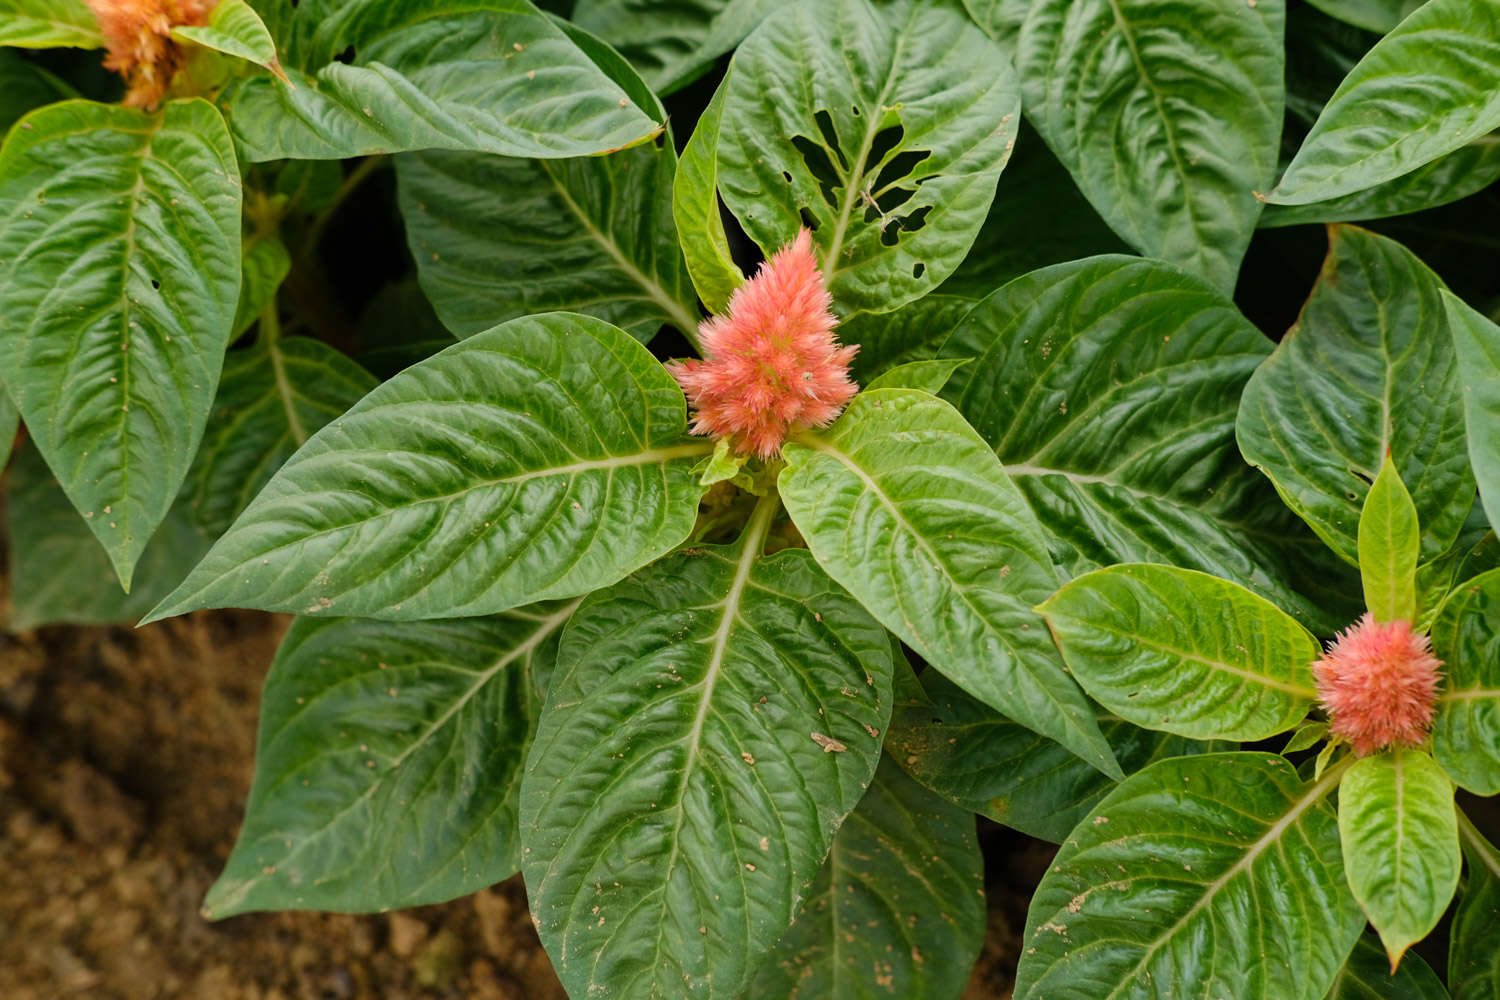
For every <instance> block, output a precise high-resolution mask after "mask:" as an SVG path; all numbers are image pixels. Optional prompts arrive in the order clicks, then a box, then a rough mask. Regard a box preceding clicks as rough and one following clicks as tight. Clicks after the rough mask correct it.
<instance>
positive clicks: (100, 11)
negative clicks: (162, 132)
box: [84, 0, 218, 108]
mask: <svg viewBox="0 0 1500 1000" xmlns="http://www.w3.org/2000/svg"><path fill="white" fill-rule="evenodd" d="M84 3H86V4H87V5H88V7H89V9H90V10H92V11H93V12H94V17H96V18H98V20H99V30H100V31H101V32H102V33H103V35H104V44H105V45H106V46H108V48H109V55H107V56H105V57H104V65H105V68H107V69H112V70H114V71H115V72H117V73H119V74H120V75H121V76H123V77H124V78H125V81H126V83H127V84H129V89H128V90H127V91H126V92H125V103H126V104H127V105H129V106H131V107H134V108H149V107H151V106H152V105H154V104H156V103H157V102H158V101H160V100H161V99H162V97H163V96H164V95H165V94H166V92H167V87H168V86H169V85H171V83H172V77H173V75H175V74H176V72H177V70H178V69H180V68H181V66H182V59H183V55H182V49H181V47H180V46H178V44H177V43H176V42H174V41H173V40H172V29H173V28H177V27H182V26H183V25H203V24H207V23H208V15H209V13H210V12H211V11H212V10H213V9H214V6H215V5H216V4H217V3H218V0H84Z"/></svg>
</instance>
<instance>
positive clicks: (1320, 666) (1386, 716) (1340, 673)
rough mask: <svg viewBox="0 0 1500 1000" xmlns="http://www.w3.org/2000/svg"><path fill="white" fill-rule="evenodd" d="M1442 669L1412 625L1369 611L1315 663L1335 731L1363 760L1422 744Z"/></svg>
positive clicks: (1319, 695)
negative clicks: (1382, 618)
mask: <svg viewBox="0 0 1500 1000" xmlns="http://www.w3.org/2000/svg"><path fill="white" fill-rule="evenodd" d="M1442 665H1443V664H1442V662H1441V661H1440V660H1438V659H1437V658H1436V657H1434V656H1433V655H1432V649H1431V647H1430V646H1429V645H1428V640H1427V636H1425V635H1421V634H1418V633H1413V632H1412V630H1411V625H1410V623H1408V622H1404V621H1393V622H1377V621H1376V620H1375V616H1374V615H1372V614H1370V613H1369V612H1366V613H1365V615H1364V617H1363V618H1361V619H1360V620H1359V621H1358V622H1356V623H1355V624H1354V625H1351V626H1350V627H1349V628H1348V629H1346V630H1345V631H1344V632H1343V634H1341V635H1340V636H1339V637H1338V639H1336V640H1335V641H1334V642H1332V643H1331V644H1330V645H1329V647H1328V652H1327V653H1325V654H1324V656H1323V658H1322V659H1321V660H1319V661H1318V662H1317V663H1315V664H1313V675H1314V677H1315V678H1316V679H1317V683H1318V699H1319V700H1320V701H1321V702H1322V704H1323V707H1324V708H1325V709H1327V710H1328V717H1329V731H1330V732H1331V733H1332V734H1333V735H1335V736H1341V737H1343V738H1344V739H1345V740H1347V741H1348V742H1349V744H1350V745H1351V746H1352V747H1353V748H1354V752H1355V753H1357V754H1359V756H1361V757H1364V756H1366V755H1367V754H1372V753H1374V752H1375V751H1377V750H1383V749H1384V748H1386V747H1388V746H1390V745H1391V744H1393V743H1399V744H1402V745H1404V746H1416V745H1418V744H1420V743H1422V742H1423V741H1424V740H1425V739H1426V738H1427V730H1428V728H1429V727H1430V726H1431V725H1432V713H1433V705H1434V702H1435V701H1436V699H1437V690H1438V677H1439V674H1438V671H1439V669H1440V668H1441V667H1442Z"/></svg>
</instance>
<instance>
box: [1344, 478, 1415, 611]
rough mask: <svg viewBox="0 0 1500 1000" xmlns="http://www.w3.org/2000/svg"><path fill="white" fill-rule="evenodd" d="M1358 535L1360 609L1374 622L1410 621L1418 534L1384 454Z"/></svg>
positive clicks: (1398, 480)
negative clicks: (1364, 608) (1361, 599)
mask: <svg viewBox="0 0 1500 1000" xmlns="http://www.w3.org/2000/svg"><path fill="white" fill-rule="evenodd" d="M1358 535H1359V538H1358V541H1359V546H1358V547H1359V576H1360V581H1361V582H1362V584H1363V587H1364V592H1365V607H1367V608H1369V609H1370V614H1372V615H1374V616H1375V620H1376V621H1382V622H1391V621H1398V620H1399V621H1406V622H1410V621H1415V620H1416V617H1417V550H1418V549H1419V548H1420V547H1421V533H1420V530H1419V529H1418V527H1417V509H1416V508H1415V507H1414V506H1412V502H1411V494H1409V493H1407V492H1406V487H1405V486H1404V485H1403V484H1402V482H1401V477H1400V475H1398V474H1397V472H1396V465H1395V463H1393V462H1392V461H1391V460H1390V459H1389V458H1387V459H1386V460H1385V462H1384V464H1382V465H1381V466H1380V473H1379V474H1378V475H1377V476H1376V477H1375V482H1374V483H1372V484H1370V492H1369V493H1368V494H1366V495H1365V505H1364V507H1362V508H1361V509H1360V512H1359V531H1358Z"/></svg>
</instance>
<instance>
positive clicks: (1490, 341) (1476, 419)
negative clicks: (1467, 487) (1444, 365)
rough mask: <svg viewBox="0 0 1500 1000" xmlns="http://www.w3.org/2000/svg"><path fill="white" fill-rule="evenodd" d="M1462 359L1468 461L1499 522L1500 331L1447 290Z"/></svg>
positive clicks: (1451, 328) (1460, 375)
mask: <svg viewBox="0 0 1500 1000" xmlns="http://www.w3.org/2000/svg"><path fill="white" fill-rule="evenodd" d="M1443 309H1444V311H1445V313H1446V315H1447V319H1448V330H1449V332H1450V333H1451V334H1452V335H1453V348H1454V351H1455V353H1456V354H1457V355H1458V381H1459V385H1460V386H1461V392H1462V398H1463V413H1464V425H1465V430H1466V431H1467V435H1466V436H1467V439H1468V444H1469V463H1470V465H1471V467H1472V468H1473V470H1474V478H1475V479H1476V480H1477V481H1478V483H1479V499H1480V500H1481V501H1482V502H1483V503H1484V510H1485V513H1486V514H1487V515H1489V519H1490V523H1491V524H1500V327H1497V326H1496V325H1495V324H1494V323H1492V322H1490V320H1489V318H1488V317H1486V316H1484V315H1483V314H1482V313H1479V312H1477V311H1476V310H1474V309H1471V308H1469V307H1468V306H1467V305H1465V304H1464V302H1463V301H1462V300H1461V299H1459V298H1458V297H1457V296H1456V295H1454V294H1453V293H1451V292H1449V291H1447V290H1446V289H1444V290H1443Z"/></svg>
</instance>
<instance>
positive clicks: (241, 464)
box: [191, 337, 376, 537]
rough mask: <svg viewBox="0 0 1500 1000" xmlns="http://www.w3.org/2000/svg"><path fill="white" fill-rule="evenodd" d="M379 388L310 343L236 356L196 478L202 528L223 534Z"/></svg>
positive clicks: (274, 345) (267, 344) (227, 366)
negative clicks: (288, 466) (323, 431)
mask: <svg viewBox="0 0 1500 1000" xmlns="http://www.w3.org/2000/svg"><path fill="white" fill-rule="evenodd" d="M375 385H376V381H375V378H374V376H372V375H371V374H370V373H369V372H367V371H365V370H364V369H363V368H361V367H360V366H359V365H357V364H355V363H354V362H353V361H350V360H349V359H348V358H346V357H344V356H343V355H342V354H340V353H339V352H338V351H336V350H334V349H333V348H331V347H329V346H328V345H327V344H323V343H320V342H319V341H316V340H309V339H308V338H306V337H288V338H286V339H284V340H282V339H270V338H264V337H263V338H262V340H261V341H260V342H258V343H257V344H256V345H255V346H254V347H249V348H245V349H243V350H238V351H231V352H229V355H228V356H227V357H226V358H225V359H224V376H223V379H222V380H221V381H220V382H219V392H218V395H217V396H216V397H215V398H214V407H213V414H212V416H210V417H209V422H208V428H207V430H206V431H205V432H204V434H203V446H202V447H201V448H200V449H199V452H198V459H197V462H196V463H195V464H194V468H193V472H194V474H193V476H192V477H191V480H192V485H193V514H194V516H195V517H196V519H197V521H198V523H199V524H200V525H202V526H203V528H204V530H206V531H208V532H209V533H210V534H211V535H212V536H215V537H217V536H218V535H221V534H223V533H224V531H225V530H226V529H227V528H228V527H229V525H230V523H231V522H232V521H234V519H235V518H236V517H238V516H239V515H240V513H241V512H242V511H243V510H244V509H245V507H246V506H247V505H248V504H249V503H250V501H251V500H252V499H253V498H254V497H255V494H257V493H259V492H260V490H261V488H262V487H263V486H265V485H266V483H267V482H269V481H270V479H271V477H272V476H273V475H274V474H275V473H276V470H277V469H279V468H280V467H281V465H282V463H283V462H285V461H286V460H287V459H288V458H290V457H291V456H292V453H293V452H295V451H296V450H297V449H298V448H300V447H302V446H303V445H304V444H306V443H307V439H308V437H309V436H310V435H312V434H313V433H315V432H316V431H317V430H319V429H320V428H321V427H322V426H323V425H324V424H326V423H328V422H329V421H330V420H333V419H334V418H335V417H337V416H339V415H340V414H342V413H343V412H344V411H345V410H347V409H349V408H350V407H351V406H353V405H354V404H355V403H357V402H359V400H360V397H362V396H364V395H365V393H367V392H369V391H370V390H371V389H373V388H375Z"/></svg>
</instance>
